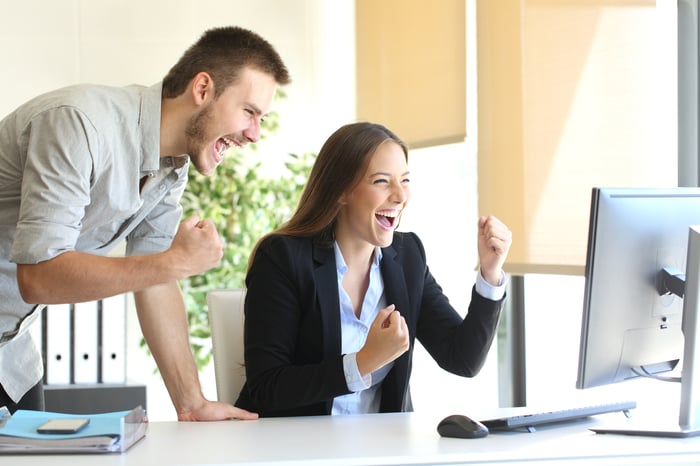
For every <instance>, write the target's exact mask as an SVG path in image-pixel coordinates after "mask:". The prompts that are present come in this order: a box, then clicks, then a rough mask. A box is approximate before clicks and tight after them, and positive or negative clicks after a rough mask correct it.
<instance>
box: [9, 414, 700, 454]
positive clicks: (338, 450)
mask: <svg viewBox="0 0 700 466" xmlns="http://www.w3.org/2000/svg"><path fill="white" fill-rule="evenodd" d="M607 416H611V415H605V416H599V417H598V418H597V419H586V420H582V421H576V422H570V423H566V424H557V425H551V426H543V427H540V428H538V430H537V431H536V432H534V433H528V432H526V431H518V432H492V433H491V434H490V435H488V436H487V437H485V438H481V439H451V438H441V437H440V436H439V435H438V433H437V431H436V425H437V423H438V421H439V420H440V419H439V418H436V417H435V416H431V415H426V414H418V413H405V414H369V415H358V416H322V417H307V418H304V417H301V418H281V419H261V420H257V421H225V422H205V423H184V422H182V423H178V422H153V423H151V425H150V427H149V432H148V434H147V435H146V437H145V438H144V439H143V440H141V441H140V442H139V443H138V444H136V445H134V446H133V447H132V448H131V449H130V450H129V451H127V452H126V453H123V454H101V455H42V456H38V455H15V456H0V461H1V462H2V463H3V464H12V465H13V466H22V465H28V464H51V465H52V466H57V465H70V466H82V465H90V466H103V465H104V466H108V465H123V466H135V465H139V466H142V465H143V466H155V465H195V464H196V465H256V466H261V465H273V464H274V465H285V466H289V465H304V466H309V465H342V466H348V465H394V464H410V465H425V464H443V465H445V464H485V463H488V464H489V465H506V464H508V465H512V464H513V463H520V462H525V463H527V462H530V463H537V464H541V463H546V464H556V465H562V464H564V465H575V464H585V465H587V466H588V465H637V464H640V465H641V464H643V465H651V464H658V465H670V464H694V465H697V464H700V437H696V438H688V439H669V438H646V437H633V436H624V435H601V434H595V433H593V432H591V431H589V430H588V428H589V427H591V426H593V425H596V423H600V422H601V419H602V420H603V421H604V420H605V419H606V417H607ZM550 462H551V463H550Z"/></svg>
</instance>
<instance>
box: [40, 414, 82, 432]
mask: <svg viewBox="0 0 700 466" xmlns="http://www.w3.org/2000/svg"><path fill="white" fill-rule="evenodd" d="M89 423H90V419H87V418H61V419H49V420H48V421H47V422H45V423H44V424H42V425H40V426H39V427H37V429H36V431H37V432H39V433H40V434H75V433H76V432H80V431H81V430H82V429H84V428H85V426H87V425H88V424H89Z"/></svg>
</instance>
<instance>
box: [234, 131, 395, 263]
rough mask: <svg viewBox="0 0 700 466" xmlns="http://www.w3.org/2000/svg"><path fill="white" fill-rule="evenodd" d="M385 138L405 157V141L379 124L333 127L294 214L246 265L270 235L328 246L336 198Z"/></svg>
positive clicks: (357, 178) (348, 187)
mask: <svg viewBox="0 0 700 466" xmlns="http://www.w3.org/2000/svg"><path fill="white" fill-rule="evenodd" d="M387 140H392V141H394V142H395V143H397V144H398V145H399V146H401V148H402V149H403V152H404V154H405V155H406V159H407V160H408V146H407V145H406V143H405V142H403V141H402V140H401V139H399V137H398V136H396V134H394V133H393V132H392V131H391V130H389V129H387V128H386V127H384V126H382V125H380V124H377V123H370V122H360V123H351V124H348V125H345V126H342V127H340V128H339V129H338V130H336V131H335V132H334V133H333V134H332V135H331V136H330V137H329V138H328V139H327V140H326V142H325V143H324V144H323V147H322V148H321V151H320V152H319V153H318V156H317V157H316V161H315V162H314V165H313V167H312V168H311V173H310V174H309V179H308V181H307V183H306V186H305V187H304V191H303V192H302V194H301V198H300V199H299V203H298V204H297V208H296V210H295V212H294V214H293V215H292V217H291V218H290V219H289V220H288V221H287V222H286V223H285V224H283V225H282V226H280V227H279V228H278V229H276V230H274V231H272V232H271V233H268V234H267V235H265V236H264V237H263V238H261V239H260V240H259V241H258V243H257V244H256V246H255V247H254V248H253V251H252V253H251V255H250V258H249V259H248V267H250V265H251V264H252V262H253V258H254V257H255V252H256V251H257V249H258V246H259V245H260V243H261V242H262V241H263V240H264V239H265V238H267V237H268V236H270V235H274V234H281V235H291V236H302V237H311V238H313V239H314V240H315V241H317V242H319V243H321V244H328V245H330V244H331V243H332V242H333V239H334V237H335V234H334V230H335V223H336V219H337V218H338V212H339V211H340V203H339V202H338V201H339V200H340V198H341V196H342V195H343V194H344V193H346V192H348V191H349V190H351V189H352V188H353V187H355V185H357V183H359V182H360V179H361V177H362V176H363V174H364V173H365V171H366V170H367V166H368V165H369V161H370V159H371V156H372V155H373V154H374V151H376V150H377V147H379V145H380V144H382V143H383V142H385V141H387Z"/></svg>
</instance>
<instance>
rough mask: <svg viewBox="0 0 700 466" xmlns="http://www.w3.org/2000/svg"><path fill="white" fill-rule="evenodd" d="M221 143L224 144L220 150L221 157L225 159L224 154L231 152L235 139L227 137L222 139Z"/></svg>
mask: <svg viewBox="0 0 700 466" xmlns="http://www.w3.org/2000/svg"><path fill="white" fill-rule="evenodd" d="M220 141H221V142H223V144H221V147H220V148H219V157H223V155H224V152H226V151H227V150H229V149H230V148H231V146H233V145H234V144H235V142H234V141H233V139H229V138H227V137H226V136H224V137H222V138H221V139H220Z"/></svg>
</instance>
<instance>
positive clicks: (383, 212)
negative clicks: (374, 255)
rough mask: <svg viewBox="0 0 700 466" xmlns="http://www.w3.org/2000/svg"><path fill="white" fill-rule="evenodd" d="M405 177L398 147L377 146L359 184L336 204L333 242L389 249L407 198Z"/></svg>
mask: <svg viewBox="0 0 700 466" xmlns="http://www.w3.org/2000/svg"><path fill="white" fill-rule="evenodd" d="M408 175H409V172H408V164H407V163H406V156H405V154H404V152H403V150H402V149H401V146H399V145H398V144H397V143H395V142H394V141H392V140H387V141H384V142H383V143H382V144H380V145H379V147H377V150H376V151H375V152H374V154H373V155H372V156H371V159H370V162H369V166H368V167H367V171H366V172H365V174H364V176H363V177H362V179H361V180H360V182H359V184H358V185H357V186H355V187H354V188H353V189H352V190H351V191H349V192H347V193H346V194H345V195H343V196H342V198H341V200H340V203H341V210H340V214H339V216H338V223H337V226H336V232H335V233H336V238H338V239H341V238H348V239H352V240H362V241H365V242H367V243H370V244H371V245H373V246H380V247H386V246H389V245H390V244H391V242H392V240H393V237H394V229H395V228H396V227H397V225H398V224H399V219H400V217H401V213H402V212H403V209H404V207H406V204H407V203H408V201H409V199H410V197H411V193H410V190H409V178H408Z"/></svg>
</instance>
